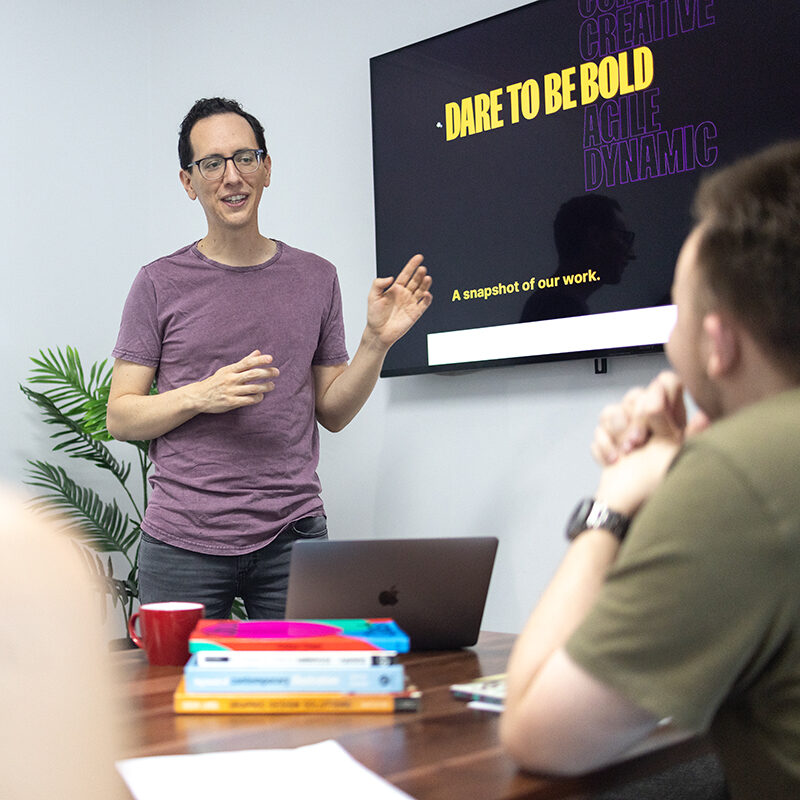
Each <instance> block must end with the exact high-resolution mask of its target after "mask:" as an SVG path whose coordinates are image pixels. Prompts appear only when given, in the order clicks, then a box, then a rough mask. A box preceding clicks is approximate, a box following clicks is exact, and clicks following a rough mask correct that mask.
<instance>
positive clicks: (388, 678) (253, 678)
mask: <svg viewBox="0 0 800 800" xmlns="http://www.w3.org/2000/svg"><path fill="white" fill-rule="evenodd" d="M183 675H184V680H185V682H186V691H188V692H348V693H353V694H378V693H380V692H402V691H403V690H404V689H405V671H404V669H403V665H402V664H388V665H386V666H376V667H366V668H363V669H348V668H342V669H336V668H309V669H291V668H290V669H276V670H266V669H221V668H219V667H215V668H214V669H203V668H202V667H195V666H193V665H192V664H191V662H190V663H189V664H187V665H186V667H184V670H183Z"/></svg>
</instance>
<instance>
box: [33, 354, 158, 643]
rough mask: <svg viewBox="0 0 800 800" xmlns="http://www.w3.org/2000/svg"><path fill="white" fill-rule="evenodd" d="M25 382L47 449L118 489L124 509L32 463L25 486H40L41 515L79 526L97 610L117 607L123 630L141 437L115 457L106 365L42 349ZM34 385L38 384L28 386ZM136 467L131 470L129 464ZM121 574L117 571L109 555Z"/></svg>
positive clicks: (131, 590) (133, 590) (139, 497)
mask: <svg viewBox="0 0 800 800" xmlns="http://www.w3.org/2000/svg"><path fill="white" fill-rule="evenodd" d="M31 361H32V362H33V367H32V369H31V372H30V375H29V379H28V385H27V386H20V389H21V390H22V392H23V394H24V395H25V396H26V397H27V398H28V399H29V400H30V401H31V402H32V403H34V404H35V405H36V406H37V408H38V409H39V411H40V412H41V414H42V417H43V419H44V421H45V422H46V423H47V424H48V425H51V426H53V428H54V432H53V433H52V435H51V439H52V440H53V442H54V444H53V448H52V449H53V451H54V452H58V453H63V454H64V455H66V456H69V457H70V458H75V459H81V460H83V461H86V462H89V463H91V464H94V465H95V466H96V467H97V468H98V469H101V470H104V471H105V472H106V473H107V474H109V475H112V476H113V478H114V479H115V480H116V483H117V485H118V486H119V487H120V488H121V493H120V494H121V502H122V507H120V504H119V503H118V502H117V499H116V498H110V499H103V498H102V497H101V496H100V495H99V494H98V492H96V491H95V490H94V489H92V488H89V487H86V486H81V485H79V484H78V483H77V482H76V481H75V480H74V479H73V478H72V477H70V475H69V474H68V473H67V471H66V469H64V468H63V467H62V466H60V465H58V464H53V463H50V462H49V461H40V460H31V461H29V462H28V468H27V470H26V481H25V482H26V483H28V484H29V485H31V486H35V487H37V489H40V490H42V491H41V493H40V494H39V495H38V496H37V497H36V499H35V501H34V502H35V504H36V505H38V506H40V507H41V509H42V510H43V511H44V513H53V512H57V513H58V514H59V515H60V516H61V517H62V518H66V520H68V521H69V522H70V523H72V525H73V526H74V530H77V536H76V537H75V538H73V541H74V543H75V546H76V547H77V548H78V550H79V551H80V552H81V554H82V555H83V557H84V560H85V562H86V565H87V567H88V568H89V569H90V570H91V571H92V572H93V573H94V574H95V575H96V576H97V578H98V580H99V586H100V591H101V602H102V613H103V615H104V616H105V614H106V611H107V599H106V598H107V597H110V598H111V601H112V604H113V606H114V608H117V607H118V606H119V607H120V608H121V611H122V614H123V616H124V621H125V627H126V630H127V623H128V619H129V618H130V615H131V614H132V613H133V605H134V601H135V600H136V598H137V597H138V594H139V591H138V581H137V574H136V572H137V567H136V551H137V550H138V546H139V538H140V536H139V534H140V527H139V526H140V524H141V521H142V515H143V514H144V509H145V506H146V505H147V492H148V482H147V475H148V472H149V470H150V466H151V464H150V459H149V458H148V455H147V448H148V443H147V442H129V443H128V444H129V445H130V446H131V449H132V459H131V460H130V461H125V460H123V459H120V458H117V457H116V456H115V455H114V453H113V452H112V450H111V448H109V446H108V444H107V442H109V441H110V440H111V438H112V437H111V436H110V435H109V433H108V430H107V429H106V407H107V405H108V393H109V389H110V387H111V366H110V365H107V363H106V362H107V360H103V361H100V362H95V363H94V364H92V366H91V367H90V369H89V371H88V374H87V373H86V372H84V369H83V365H82V364H81V359H80V356H79V354H78V351H77V350H76V349H75V348H73V347H67V348H66V350H65V351H63V352H62V351H61V349H60V348H59V349H56V351H55V352H53V351H52V350H47V351H44V350H40V351H39V355H38V357H32V358H31ZM34 387H36V388H34ZM134 467H135V468H134ZM114 553H117V554H119V556H117V562H118V563H120V562H121V563H122V564H123V565H124V566H123V569H124V572H125V574H124V575H123V576H121V577H118V576H117V574H115V570H114V563H113V561H112V554H114Z"/></svg>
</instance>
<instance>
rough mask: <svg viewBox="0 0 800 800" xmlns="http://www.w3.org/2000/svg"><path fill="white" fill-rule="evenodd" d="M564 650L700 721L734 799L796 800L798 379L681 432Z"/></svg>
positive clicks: (650, 706)
mask: <svg viewBox="0 0 800 800" xmlns="http://www.w3.org/2000/svg"><path fill="white" fill-rule="evenodd" d="M567 652H568V653H569V655H570V656H571V657H572V659H573V660H574V661H575V662H576V663H578V664H580V665H581V666H582V667H583V668H584V669H585V670H586V671H587V672H589V673H590V674H592V675H593V676H595V677H596V678H598V679H600V680H601V681H603V682H604V683H606V684H607V685H609V686H611V687H613V688H614V689H616V690H617V691H619V692H620V693H621V694H623V695H624V696H625V697H627V698H628V699H630V700H631V701H632V702H634V703H635V704H636V705H638V706H640V707H641V708H643V709H645V710H647V711H649V712H651V713H652V714H654V715H655V716H657V717H659V718H662V717H671V718H672V719H673V722H674V724H675V725H676V726H677V727H678V728H682V729H685V730H687V731H691V732H696V733H700V732H705V731H707V730H710V735H711V738H712V740H713V741H714V743H715V745H716V747H717V749H718V752H719V755H720V759H721V761H722V763H723V766H724V768H725V772H726V775H727V778H728V782H729V785H730V790H731V795H732V797H733V798H736V799H737V800H738V798H758V800H763V798H789V797H791V798H800V389H796V390H792V391H789V392H784V393H782V394H780V395H777V396H774V397H772V398H769V399H768V400H765V401H762V402H760V403H757V404H755V405H752V406H748V407H747V408H745V409H743V410H741V411H740V412H738V413H736V414H734V415H732V416H730V417H727V418H725V419H723V420H720V421H718V422H716V423H715V424H714V425H712V426H711V428H709V429H708V430H707V431H705V432H704V433H702V434H701V435H699V436H697V437H694V438H693V439H692V440H690V441H689V442H687V444H686V445H685V446H684V447H683V448H682V449H681V451H680V453H679V454H678V456H677V458H676V459H675V461H674V462H673V464H672V467H671V468H670V470H669V472H668V474H667V476H666V478H665V480H664V482H663V484H662V486H661V487H659V489H658V491H657V492H655V493H654V494H653V496H652V498H651V499H650V500H649V501H648V503H647V504H646V505H645V507H644V508H643V509H642V510H641V511H640V512H639V514H638V515H637V517H636V519H635V521H634V524H633V525H632V526H631V530H630V533H629V535H628V537H627V539H626V541H625V543H624V544H623V546H622V548H621V549H620V554H619V557H618V559H617V561H616V563H615V564H614V566H613V568H612V570H611V572H610V574H609V576H608V579H607V582H606V585H605V586H604V588H603V590H602V592H601V595H600V597H599V599H598V602H597V603H596V605H595V607H594V608H593V609H592V611H591V612H590V614H589V615H588V617H587V618H586V620H585V621H584V622H583V624H582V625H581V626H580V628H579V629H578V630H577V631H576V632H575V634H574V635H573V636H572V637H571V639H570V640H569V642H568V644H567Z"/></svg>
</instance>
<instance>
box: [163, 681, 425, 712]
mask: <svg viewBox="0 0 800 800" xmlns="http://www.w3.org/2000/svg"><path fill="white" fill-rule="evenodd" d="M421 702H422V693H421V692H419V691H417V690H414V689H409V690H407V691H404V692H394V693H386V694H339V693H334V692H332V693H322V692H320V693H316V692H298V693H296V694H288V693H283V692H282V693H274V692H273V693H267V692H265V693H256V692H254V693H247V694H244V693H243V694H238V693H234V692H227V693H219V694H215V693H213V692H187V691H186V690H185V687H184V682H183V679H181V682H180V684H179V686H178V688H177V690H176V691H175V695H174V699H173V707H174V709H175V712H176V713H178V714H393V713H396V712H404V711H419V709H420V707H421Z"/></svg>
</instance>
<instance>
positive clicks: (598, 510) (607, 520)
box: [567, 497, 631, 541]
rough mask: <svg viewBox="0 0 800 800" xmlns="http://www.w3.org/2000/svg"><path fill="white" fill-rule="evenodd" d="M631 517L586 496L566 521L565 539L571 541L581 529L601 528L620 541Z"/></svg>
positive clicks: (626, 530)
mask: <svg viewBox="0 0 800 800" xmlns="http://www.w3.org/2000/svg"><path fill="white" fill-rule="evenodd" d="M630 524H631V518H630V517H628V516H626V515H625V514H620V513H619V512H618V511H612V510H611V509H610V508H609V507H608V506H607V505H606V504H605V503H602V502H600V501H599V500H595V499H594V498H593V497H587V498H585V499H584V500H581V501H580V503H578V505H577V507H576V508H575V511H573V512H572V516H571V517H570V519H569V522H568V523H567V539H569V541H572V540H573V539H574V538H575V537H576V536H578V535H579V534H581V533H583V531H586V530H589V529H592V528H602V529H603V530H604V531H609V532H610V533H613V534H614V536H616V537H617V539H619V540H620V541H622V540H623V539H624V538H625V534H626V533H627V532H628V526H629V525H630Z"/></svg>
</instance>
